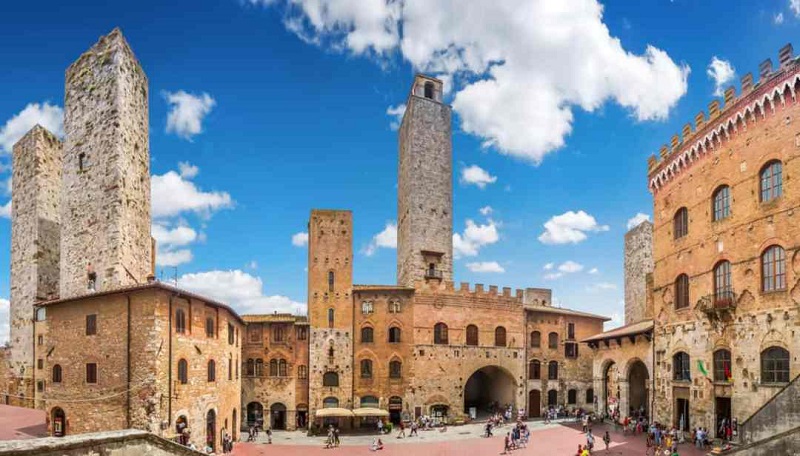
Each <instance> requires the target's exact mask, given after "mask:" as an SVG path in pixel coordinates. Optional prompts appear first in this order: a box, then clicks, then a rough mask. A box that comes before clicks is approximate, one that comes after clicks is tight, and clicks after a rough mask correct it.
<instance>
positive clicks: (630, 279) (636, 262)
mask: <svg viewBox="0 0 800 456" xmlns="http://www.w3.org/2000/svg"><path fill="white" fill-rule="evenodd" d="M652 272H653V224H652V223H650V222H648V221H645V222H642V223H640V224H639V225H637V226H636V227H634V228H632V229H631V230H630V231H628V232H627V233H625V324H626V325H630V324H633V323H638V322H640V321H642V320H647V319H649V318H653V309H652V307H650V306H648V299H647V295H648V287H647V276H648V274H651V273H652Z"/></svg>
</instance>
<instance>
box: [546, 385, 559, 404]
mask: <svg viewBox="0 0 800 456" xmlns="http://www.w3.org/2000/svg"><path fill="white" fill-rule="evenodd" d="M547 406H548V407H557V406H558V391H557V390H554V389H552V390H550V391H548V392H547Z"/></svg>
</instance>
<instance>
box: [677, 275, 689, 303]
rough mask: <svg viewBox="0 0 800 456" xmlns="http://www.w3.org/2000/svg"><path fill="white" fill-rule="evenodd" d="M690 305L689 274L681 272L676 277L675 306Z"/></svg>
mask: <svg viewBox="0 0 800 456" xmlns="http://www.w3.org/2000/svg"><path fill="white" fill-rule="evenodd" d="M686 307H689V276H687V275H686V274H681V275H679V276H678V278H677V279H675V308H676V309H684V308H686Z"/></svg>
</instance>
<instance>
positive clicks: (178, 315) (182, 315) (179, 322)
mask: <svg viewBox="0 0 800 456" xmlns="http://www.w3.org/2000/svg"><path fill="white" fill-rule="evenodd" d="M175 332H176V333H180V334H183V333H185V332H186V312H184V311H183V309H178V310H176V311H175Z"/></svg>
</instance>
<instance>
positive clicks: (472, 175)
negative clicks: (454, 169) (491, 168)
mask: <svg viewBox="0 0 800 456" xmlns="http://www.w3.org/2000/svg"><path fill="white" fill-rule="evenodd" d="M461 182H463V183H465V184H471V185H475V186H477V187H478V188H480V189H481V190H483V189H484V188H486V186H487V185H489V184H493V183H495V182H497V176H492V175H491V174H489V172H488V171H486V170H485V169H483V168H481V167H480V166H478V165H472V166H466V167H464V168H463V169H462V170H461Z"/></svg>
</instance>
